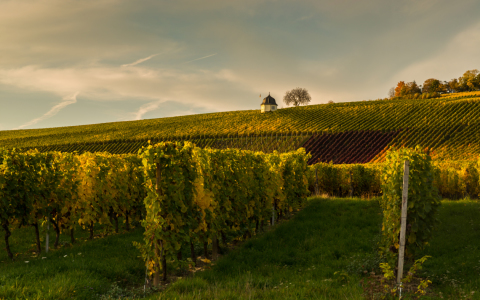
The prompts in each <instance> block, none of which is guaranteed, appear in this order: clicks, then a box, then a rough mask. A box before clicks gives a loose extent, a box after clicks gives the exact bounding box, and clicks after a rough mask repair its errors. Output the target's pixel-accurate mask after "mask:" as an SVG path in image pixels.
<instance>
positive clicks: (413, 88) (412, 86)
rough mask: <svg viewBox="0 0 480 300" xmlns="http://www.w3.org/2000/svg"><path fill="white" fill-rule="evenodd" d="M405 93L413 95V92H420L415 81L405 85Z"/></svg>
mask: <svg viewBox="0 0 480 300" xmlns="http://www.w3.org/2000/svg"><path fill="white" fill-rule="evenodd" d="M405 88H406V89H405V95H415V94H421V93H422V90H420V87H419V86H418V85H417V83H416V82H415V80H414V81H412V82H409V83H407V84H406V85H405Z"/></svg>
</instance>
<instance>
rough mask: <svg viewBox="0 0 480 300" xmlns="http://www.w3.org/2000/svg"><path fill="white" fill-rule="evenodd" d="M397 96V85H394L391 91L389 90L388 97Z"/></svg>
mask: <svg viewBox="0 0 480 300" xmlns="http://www.w3.org/2000/svg"><path fill="white" fill-rule="evenodd" d="M393 97H395V87H392V88H391V89H390V90H389V91H388V98H393Z"/></svg>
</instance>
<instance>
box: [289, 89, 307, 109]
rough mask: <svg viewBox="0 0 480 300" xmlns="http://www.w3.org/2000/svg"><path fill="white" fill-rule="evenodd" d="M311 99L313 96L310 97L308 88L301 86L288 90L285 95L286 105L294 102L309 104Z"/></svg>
mask: <svg viewBox="0 0 480 300" xmlns="http://www.w3.org/2000/svg"><path fill="white" fill-rule="evenodd" d="M310 100H312V97H310V94H309V93H308V91H307V89H304V88H299V87H297V88H295V89H293V90H291V91H287V92H286V93H285V96H284V97H283V102H285V104H286V105H290V104H293V105H294V106H299V105H302V104H308V103H309V102H310Z"/></svg>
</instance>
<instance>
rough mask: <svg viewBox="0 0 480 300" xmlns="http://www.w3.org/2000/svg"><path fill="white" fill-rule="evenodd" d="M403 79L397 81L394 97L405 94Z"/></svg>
mask: <svg viewBox="0 0 480 300" xmlns="http://www.w3.org/2000/svg"><path fill="white" fill-rule="evenodd" d="M405 92H406V88H405V81H399V82H398V84H397V87H396V88H395V97H401V96H403V95H405Z"/></svg>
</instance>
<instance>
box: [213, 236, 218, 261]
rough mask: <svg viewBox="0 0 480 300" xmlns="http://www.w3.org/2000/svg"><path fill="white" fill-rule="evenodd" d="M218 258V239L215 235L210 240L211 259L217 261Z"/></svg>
mask: <svg viewBox="0 0 480 300" xmlns="http://www.w3.org/2000/svg"><path fill="white" fill-rule="evenodd" d="M217 257H218V239H217V235H216V234H215V235H214V236H213V239H212V259H217Z"/></svg>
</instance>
